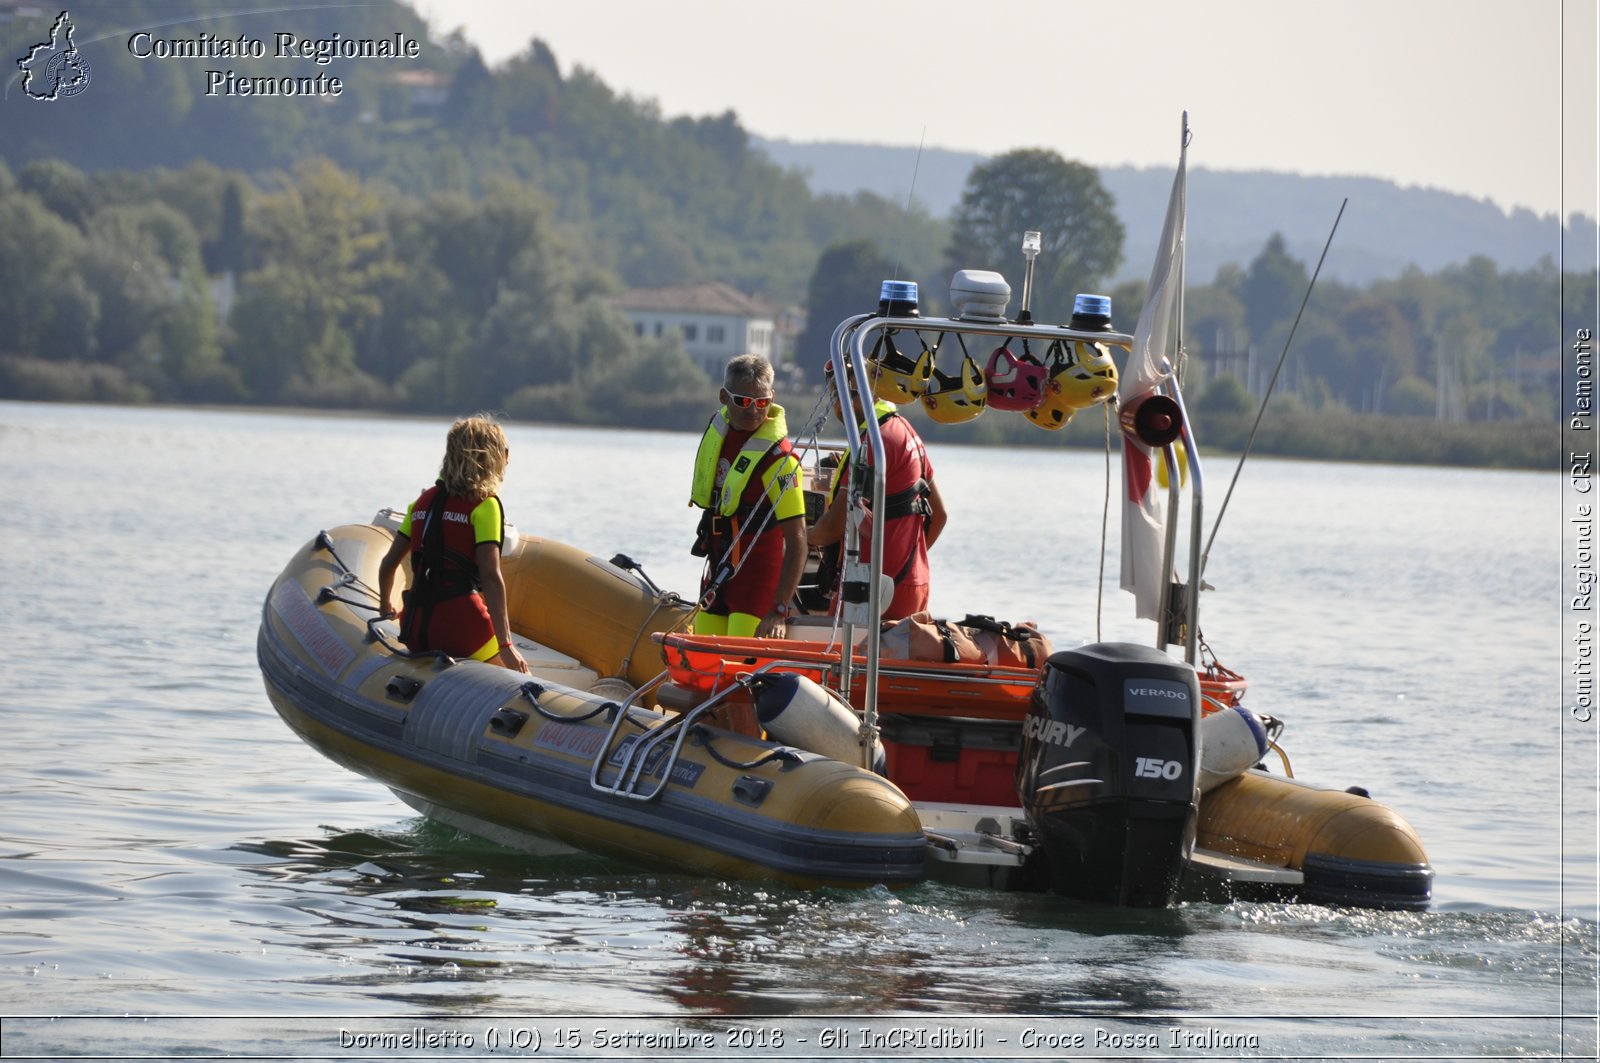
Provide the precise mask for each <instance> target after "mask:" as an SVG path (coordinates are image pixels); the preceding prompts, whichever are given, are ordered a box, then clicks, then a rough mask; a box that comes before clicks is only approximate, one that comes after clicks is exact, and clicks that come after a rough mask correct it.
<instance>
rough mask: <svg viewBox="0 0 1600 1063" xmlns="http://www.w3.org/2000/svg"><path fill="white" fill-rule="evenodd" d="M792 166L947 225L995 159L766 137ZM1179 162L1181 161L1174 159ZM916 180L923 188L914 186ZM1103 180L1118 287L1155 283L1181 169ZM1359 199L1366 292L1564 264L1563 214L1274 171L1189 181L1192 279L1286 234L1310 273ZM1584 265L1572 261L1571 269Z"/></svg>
mask: <svg viewBox="0 0 1600 1063" xmlns="http://www.w3.org/2000/svg"><path fill="white" fill-rule="evenodd" d="M755 143H756V144H757V145H758V146H759V147H761V148H762V149H763V150H764V151H766V153H767V154H768V155H769V156H770V157H771V158H772V160H773V161H774V162H776V163H778V164H779V165H780V166H784V167H788V168H792V169H796V170H799V171H801V172H803V173H805V174H806V175H807V180H808V181H809V182H810V185H811V189H812V191H813V192H817V193H834V194H853V193H854V192H856V191H859V190H865V191H869V192H874V193H876V194H878V195H880V196H883V197H884V198H886V199H888V200H889V201H891V202H893V203H897V204H901V205H904V204H905V203H906V202H907V199H908V194H909V196H910V197H911V198H914V199H915V200H916V201H917V202H918V203H920V204H921V205H922V206H923V207H924V208H925V209H926V210H928V211H929V213H931V214H933V215H934V216H935V217H947V216H948V215H949V214H950V212H951V211H952V210H953V209H954V207H955V205H956V203H957V202H959V200H960V198H961V191H962V188H963V187H964V185H965V183H966V179H967V174H968V172H969V171H970V170H971V169H972V167H973V166H974V165H976V164H977V163H979V162H981V161H982V160H983V159H984V156H982V155H977V154H972V153H967V152H956V151H945V150H939V149H925V150H924V151H923V152H922V154H921V158H920V159H919V158H918V154H917V149H915V148H897V147H881V146H876V145H867V144H839V143H813V144H802V143H794V142H791V141H783V140H763V139H758V140H756V141H755ZM1174 162H1176V160H1174ZM913 174H915V180H916V184H915V188H914V189H913V188H912V176H913ZM1100 179H1101V181H1102V182H1104V184H1105V186H1106V188H1107V190H1108V191H1110V192H1111V194H1112V195H1113V196H1114V197H1115V198H1116V201H1117V209H1118V213H1119V214H1120V215H1121V218H1122V223H1123V225H1124V226H1125V227H1126V229H1127V240H1126V242H1125V244H1124V245H1123V262H1122V267H1121V269H1120V271H1119V274H1118V276H1117V277H1115V278H1113V279H1114V280H1115V281H1123V280H1130V279H1143V278H1144V277H1145V276H1146V274H1147V273H1148V270H1149V268H1150V261H1151V258H1152V256H1153V254H1154V249H1155V245H1156V241H1157V240H1158V239H1159V238H1160V235H1161V222H1162V218H1163V216H1164V214H1165V212H1166V202H1167V195H1168V193H1169V191H1170V190H1171V188H1172V170H1171V168H1161V167H1143V168H1141V167H1132V166H1118V167H1110V168H1104V169H1101V171H1100ZM1345 197H1349V199H1350V205H1349V206H1348V207H1347V208H1346V209H1345V213H1344V219H1343V220H1342V221H1341V222H1340V223H1339V233H1338V236H1337V237H1336V238H1335V240H1334V244H1333V247H1332V249H1331V250H1330V251H1329V252H1328V261H1327V264H1326V265H1325V266H1324V267H1323V275H1324V276H1326V277H1330V278H1334V279H1337V280H1341V281H1344V282H1345V283H1348V284H1354V285H1359V286H1365V285H1366V284H1368V283H1370V282H1372V281H1374V280H1378V279H1381V278H1385V277H1394V276H1397V275H1399V274H1400V273H1401V272H1402V271H1403V270H1404V269H1405V268H1406V266H1408V265H1415V266H1417V267H1419V268H1420V269H1422V270H1423V271H1424V272H1427V273H1433V272H1436V271H1438V270H1439V269H1441V268H1443V267H1445V266H1449V265H1452V264H1455V263H1458V262H1465V261H1466V260H1468V259H1470V258H1472V257H1473V256H1474V255H1484V256H1486V257H1488V258H1490V259H1492V260H1493V261H1494V262H1496V263H1497V264H1498V265H1499V267H1500V268H1501V269H1502V270H1522V269H1528V268H1530V267H1533V266H1535V265H1537V264H1538V262H1539V260H1540V259H1541V258H1543V257H1544V256H1547V255H1548V256H1549V257H1550V259H1551V260H1552V261H1553V262H1556V263H1557V264H1560V261H1561V237H1562V226H1561V223H1560V221H1559V220H1558V219H1557V218H1556V217H1555V215H1546V216H1544V217H1540V216H1539V215H1537V214H1534V213H1533V212H1532V211H1528V210H1521V209H1519V210H1515V211H1512V212H1511V213H1510V214H1507V213H1505V212H1504V211H1502V210H1501V209H1500V208H1499V207H1497V206H1495V205H1494V204H1493V203H1490V202H1489V201H1487V200H1479V199H1473V198H1472V197H1471V196H1463V195H1458V194H1456V193H1453V192H1441V191H1438V190H1434V189H1421V188H1402V187H1400V186H1399V185H1397V184H1395V183H1394V182H1392V181H1385V180H1380V179H1377V178H1371V177H1303V176H1300V175H1298V174H1285V173H1272V172H1268V171H1259V170H1257V171H1235V170H1209V169H1203V168H1199V167H1193V166H1191V169H1190V171H1189V276H1190V281H1191V283H1195V284H1207V283H1210V281H1211V279H1212V278H1213V277H1214V276H1215V275H1216V271H1217V269H1218V267H1220V266H1223V265H1225V264H1227V263H1230V262H1233V263H1238V264H1239V265H1241V266H1243V265H1248V264H1249V262H1250V260H1251V259H1253V258H1254V257H1255V256H1256V254H1257V253H1259V252H1260V250H1261V247H1262V245H1263V244H1264V243H1265V242H1266V240H1267V238H1268V237H1269V236H1271V235H1272V234H1273V233H1274V232H1279V233H1282V234H1283V236H1284V239H1285V240H1286V241H1287V242H1288V245H1289V250H1290V252H1291V253H1292V254H1294V255H1295V257H1297V258H1300V259H1302V260H1304V261H1305V262H1306V263H1307V266H1308V267H1309V266H1310V265H1312V264H1314V263H1315V262H1316V259H1317V256H1318V255H1319V254H1320V253H1321V251H1322V245H1323V242H1324V241H1325V240H1326V239H1327V237H1328V230H1329V228H1330V227H1331V226H1332V225H1333V219H1334V217H1335V216H1336V215H1337V214H1338V212H1339V203H1340V201H1341V200H1342V199H1344V198H1345ZM1574 220H1575V224H1574V225H1572V226H1569V227H1568V229H1567V238H1568V241H1569V242H1568V247H1569V248H1574V247H1577V248H1583V249H1585V252H1586V254H1585V256H1584V257H1585V258H1586V259H1587V261H1585V262H1584V263H1581V265H1587V266H1592V265H1593V262H1592V255H1590V254H1588V252H1589V251H1590V250H1591V249H1592V248H1593V247H1594V246H1595V221H1594V219H1592V218H1588V217H1585V216H1582V215H1576V216H1575V218H1574ZM1570 265H1572V263H1570V262H1569V266H1570Z"/></svg>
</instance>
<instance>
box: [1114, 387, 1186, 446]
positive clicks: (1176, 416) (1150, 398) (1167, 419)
mask: <svg viewBox="0 0 1600 1063" xmlns="http://www.w3.org/2000/svg"><path fill="white" fill-rule="evenodd" d="M1121 416H1122V430H1123V431H1124V432H1126V433H1127V434H1128V435H1130V436H1133V437H1134V438H1135V439H1137V440H1138V441H1139V442H1141V443H1143V444H1144V445H1145V446H1147V447H1149V448H1151V449H1152V450H1156V449H1160V448H1161V447H1164V446H1166V445H1168V444H1169V443H1172V442H1173V441H1175V440H1176V439H1177V438H1178V437H1179V436H1181V435H1183V408H1182V407H1181V406H1179V405H1178V403H1177V400H1176V399H1173V398H1172V397H1171V396H1169V395H1157V394H1155V393H1153V392H1152V393H1151V394H1149V395H1143V396H1140V397H1139V398H1137V399H1134V400H1133V401H1132V402H1130V403H1127V404H1126V405H1124V406H1123V407H1122V415H1121Z"/></svg>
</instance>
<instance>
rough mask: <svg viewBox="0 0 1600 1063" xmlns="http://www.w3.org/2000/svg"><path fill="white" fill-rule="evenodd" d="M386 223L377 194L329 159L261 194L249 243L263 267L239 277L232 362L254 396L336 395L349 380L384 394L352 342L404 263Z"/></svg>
mask: <svg viewBox="0 0 1600 1063" xmlns="http://www.w3.org/2000/svg"><path fill="white" fill-rule="evenodd" d="M384 221H385V218H384V213H383V210H382V205H381V203H380V201H379V199H378V197H377V195H376V193H375V192H374V191H373V190H372V189H371V188H369V187H366V186H364V185H362V184H361V183H360V182H359V181H358V180H357V179H356V178H355V177H354V176H352V175H351V174H349V173H348V172H346V171H344V170H342V169H340V168H339V167H337V166H335V165H333V164H332V163H331V162H328V161H327V160H326V159H320V160H310V161H308V162H306V163H303V164H302V165H301V166H299V167H297V168H296V171H295V175H294V180H293V183H291V184H290V185H288V186H287V187H286V188H284V189H283V190H282V191H281V192H278V193H276V194H274V195H270V196H265V197H263V198H262V200H261V201H260V203H259V205H258V209H256V210H255V211H254V212H252V215H251V220H250V241H251V244H252V248H253V252H254V254H255V255H257V256H258V257H259V260H260V261H261V262H263V263H264V265H263V267H262V268H260V269H257V270H253V271H252V272H250V273H249V274H247V275H246V276H245V277H244V279H243V280H242V281H241V283H240V286H239V302H238V304H237V305H236V306H235V308H234V313H233V320H232V324H233V331H234V334H235V336H236V342H235V348H234V356H235V359H236V364H237V365H238V367H239V370H240V372H241V373H242V374H243V376H244V379H245V381H246V382H247V384H248V385H249V386H250V388H251V391H252V393H253V394H254V396H255V397H256V398H258V399H263V400H277V399H282V398H284V397H286V394H285V393H286V391H288V390H293V391H295V392H296V393H299V394H306V395H310V396H315V397H316V398H317V399H318V401H332V400H333V397H334V396H337V395H343V394H347V393H348V391H347V389H346V388H345V386H344V385H345V384H346V383H348V384H351V385H352V386H354V387H355V388H356V392H357V393H359V394H362V395H368V396H370V395H372V394H376V393H377V392H378V391H379V390H380V389H375V388H373V387H372V386H371V381H370V380H368V379H366V377H365V375H364V374H362V373H361V372H360V370H359V368H358V367H357V365H356V343H357V340H358V338H364V337H369V336H371V335H372V334H373V326H374V325H375V323H376V322H377V321H378V319H379V317H380V315H381V313H382V304H381V302H380V301H379V299H378V297H377V295H376V294H375V292H376V290H377V289H378V288H379V287H380V286H381V285H382V283H383V281H384V279H385V278H388V277H390V276H392V275H393V274H394V273H395V272H396V271H397V270H398V269H399V268H400V267H399V266H398V265H397V264H396V263H395V262H394V261H393V259H392V258H391V257H390V255H389V250H390V245H389V243H388V233H387V229H386V227H385V225H384ZM341 381H342V382H341ZM291 386H292V387H291Z"/></svg>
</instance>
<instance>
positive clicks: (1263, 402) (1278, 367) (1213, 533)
mask: <svg viewBox="0 0 1600 1063" xmlns="http://www.w3.org/2000/svg"><path fill="white" fill-rule="evenodd" d="M1349 205H1350V197H1349V196H1346V197H1345V198H1344V202H1342V203H1340V204H1339V213H1338V214H1336V215H1335V216H1334V219H1333V228H1332V229H1329V230H1328V239H1327V240H1326V241H1324V242H1323V244H1322V254H1321V256H1319V257H1318V258H1317V268H1316V269H1314V270H1312V271H1311V282H1310V283H1309V284H1307V285H1306V294H1305V297H1304V298H1303V299H1301V300H1300V309H1299V310H1297V311H1295V315H1294V324H1293V325H1290V326H1289V338H1288V339H1286V340H1284V341H1283V353H1282V354H1280V355H1278V364H1277V365H1276V366H1275V367H1274V368H1273V370H1272V379H1271V380H1270V381H1268V382H1267V390H1266V393H1265V394H1263V395H1262V396H1261V406H1260V408H1259V409H1257V410H1256V421H1255V424H1252V425H1251V426H1250V435H1249V437H1248V438H1247V439H1245V441H1244V451H1243V452H1242V453H1241V454H1240V455H1239V464H1238V465H1235V466H1234V467H1233V479H1231V480H1229V481H1228V493H1227V494H1225V495H1223V496H1222V506H1221V507H1220V508H1219V509H1218V510H1217V521H1216V523H1215V524H1213V525H1211V534H1210V535H1209V536H1207V538H1206V548H1205V550H1204V551H1203V552H1202V553H1201V554H1200V571H1199V572H1197V573H1195V582H1196V583H1197V584H1198V583H1199V580H1200V576H1201V574H1202V573H1204V572H1205V570H1206V561H1207V560H1208V559H1209V558H1210V557H1211V544H1212V543H1213V542H1214V541H1215V540H1216V538H1217V529H1218V528H1220V527H1222V515H1223V514H1224V513H1226V512H1228V500H1229V499H1231V498H1233V488H1234V486H1235V485H1236V484H1238V482H1239V473H1240V472H1241V471H1242V470H1243V469H1244V459H1246V458H1248V457H1249V456H1250V445H1251V444H1252V443H1254V442H1255V441H1256V429H1258V428H1260V427H1261V415H1262V414H1264V413H1266V412H1267V402H1268V400H1270V399H1271V398H1272V389H1273V388H1274V387H1276V386H1277V384H1278V374H1279V373H1281V372H1283V363H1284V360H1285V359H1287V358H1288V357H1289V344H1291V343H1293V342H1294V333H1295V330H1296V329H1298V328H1299V327H1300V315H1301V314H1304V313H1305V312H1306V304H1307V303H1309V302H1310V301H1311V289H1313V288H1315V287H1316V286H1317V275H1318V274H1320V273H1321V272H1322V263H1323V262H1324V261H1325V260H1326V259H1327V257H1328V248H1329V247H1331V246H1333V234H1334V233H1336V232H1338V231H1339V219H1340V218H1343V217H1344V208H1345V207H1347V206H1349Z"/></svg>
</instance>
